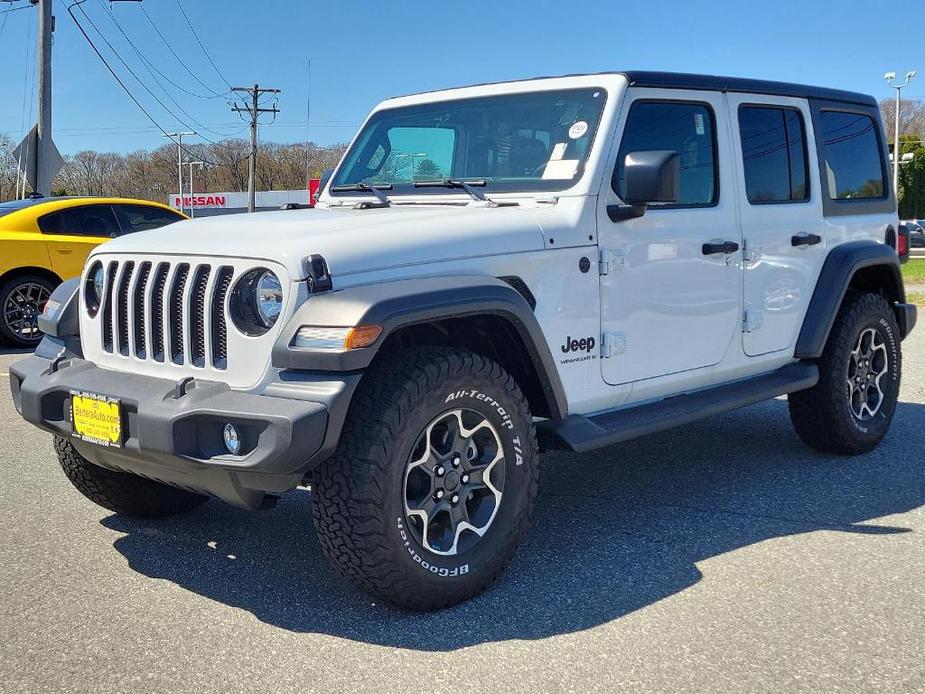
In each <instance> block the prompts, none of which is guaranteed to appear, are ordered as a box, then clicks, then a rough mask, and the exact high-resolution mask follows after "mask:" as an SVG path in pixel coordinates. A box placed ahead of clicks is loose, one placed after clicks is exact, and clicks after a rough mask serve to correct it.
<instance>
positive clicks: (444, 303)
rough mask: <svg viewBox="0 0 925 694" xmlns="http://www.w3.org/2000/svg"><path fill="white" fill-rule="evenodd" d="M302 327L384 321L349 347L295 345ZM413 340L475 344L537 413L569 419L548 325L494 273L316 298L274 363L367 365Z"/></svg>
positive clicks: (282, 341) (339, 367) (286, 332)
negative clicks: (362, 342)
mask: <svg viewBox="0 0 925 694" xmlns="http://www.w3.org/2000/svg"><path fill="white" fill-rule="evenodd" d="M303 325H317V326H343V327H349V326H357V325H379V326H381V327H382V335H381V337H380V338H379V339H378V340H377V341H376V342H375V343H374V344H373V345H371V346H370V347H367V348H364V349H355V350H350V351H347V352H331V351H327V352H326V351H322V350H308V349H300V348H295V347H293V342H294V339H295V335H296V333H297V332H298V330H299V328H300V327H301V326H303ZM409 345H415V346H416V345H444V346H455V347H462V348H465V349H469V350H471V351H473V352H476V353H479V354H482V355H484V356H486V357H488V358H490V359H492V360H494V361H497V362H498V363H499V364H500V365H501V366H502V367H504V368H505V369H506V370H507V371H508V372H509V373H510V374H511V376H512V377H513V378H514V379H515V380H516V381H517V383H518V385H519V386H520V388H521V390H522V391H523V392H524V395H525V397H526V398H527V400H528V402H529V404H530V408H531V412H533V414H534V415H536V416H539V417H549V418H551V419H564V418H565V417H566V416H567V415H568V405H567V401H566V397H565V393H564V390H563V387H562V383H561V380H560V379H559V373H558V370H557V369H556V366H555V361H554V360H553V357H552V354H551V353H550V351H549V347H548V345H547V344H546V340H545V337H544V335H543V332H542V329H541V327H540V325H539V323H538V321H537V319H536V315H535V314H534V313H533V310H532V308H531V307H530V305H529V304H528V303H527V300H526V299H525V298H524V296H523V295H522V294H521V293H519V292H518V291H517V290H516V289H514V288H513V287H512V286H511V285H510V284H509V283H507V282H505V281H503V280H500V279H496V278H494V277H478V276H456V277H430V278H415V279H409V280H399V281H395V282H385V283H381V284H375V285H363V286H358V287H350V288H347V289H344V290H339V291H333V292H326V293H322V294H318V295H314V296H312V297H311V298H309V300H308V301H306V302H305V303H304V304H303V305H302V306H301V307H300V308H299V309H298V310H297V311H296V313H295V315H294V316H293V317H292V319H290V321H289V322H288V324H287V325H286V327H285V328H284V329H283V331H282V333H281V334H280V337H279V339H278V340H277V342H276V344H275V345H274V348H273V360H272V361H273V366H274V367H277V368H284V369H296V370H312V371H333V372H338V371H340V372H344V371H362V370H366V369H368V368H371V367H373V368H374V364H375V359H376V357H377V355H379V354H383V355H384V354H387V353H392V352H394V351H395V350H400V349H402V348H403V347H405V346H409Z"/></svg>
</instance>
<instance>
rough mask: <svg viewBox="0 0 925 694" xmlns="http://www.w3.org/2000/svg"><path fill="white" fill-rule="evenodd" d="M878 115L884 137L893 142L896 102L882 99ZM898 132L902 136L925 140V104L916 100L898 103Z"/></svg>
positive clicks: (903, 100)
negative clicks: (884, 130)
mask: <svg viewBox="0 0 925 694" xmlns="http://www.w3.org/2000/svg"><path fill="white" fill-rule="evenodd" d="M880 114H881V116H882V117H883V127H884V128H885V129H886V136H887V139H888V140H889V141H890V142H893V137H894V130H895V122H896V100H895V99H884V100H883V101H881V102H880ZM899 130H900V132H901V133H902V134H904V135H917V136H918V139H920V140H921V139H925V102H923V101H920V100H917V99H902V100H901V101H900V102H899Z"/></svg>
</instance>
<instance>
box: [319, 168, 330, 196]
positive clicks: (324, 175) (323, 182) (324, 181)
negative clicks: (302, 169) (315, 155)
mask: <svg viewBox="0 0 925 694" xmlns="http://www.w3.org/2000/svg"><path fill="white" fill-rule="evenodd" d="M333 175H334V169H325V170H324V171H322V172H321V177H320V178H319V179H318V192H317V193H315V197H316V198H317V197H318V196H319V195H321V193H322V191H324V189H325V186H327V185H328V181H330V180H331V176H333Z"/></svg>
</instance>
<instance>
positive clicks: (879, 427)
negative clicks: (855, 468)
mask: <svg viewBox="0 0 925 694" xmlns="http://www.w3.org/2000/svg"><path fill="white" fill-rule="evenodd" d="M869 329H873V330H876V331H877V332H878V334H879V335H880V336H881V338H882V340H883V342H884V343H885V346H886V352H887V357H888V360H889V363H888V371H887V373H886V374H885V375H884V376H883V378H882V379H881V382H882V391H883V402H882V405H881V406H880V407H879V410H878V411H877V413H876V415H875V416H874V417H873V418H872V419H869V420H865V421H862V420H861V419H859V418H858V417H857V416H855V414H854V413H853V412H852V408H851V403H850V387H849V386H848V381H847V379H848V376H849V373H848V369H849V360H850V359H851V354H852V351H853V350H854V349H855V346H856V344H857V341H858V339H859V337H860V335H861V334H862V332H864V331H865V330H869ZM899 339H900V338H899V326H898V325H897V322H896V316H895V315H894V314H893V310H892V309H891V307H890V305H889V303H887V301H886V299H884V298H883V297H881V296H880V295H878V294H872V293H868V292H859V291H855V290H849V291H848V293H847V294H846V295H845V299H844V301H843V302H842V306H841V308H840V309H839V312H838V316H837V317H836V318H835V323H834V325H833V326H832V331H831V333H829V338H828V341H827V342H826V346H825V349H824V351H823V353H822V357H821V358H820V359H819V360H818V365H819V382H818V383H817V384H816V385H815V386H813V387H812V388H810V389H808V390H803V391H800V392H797V393H791V394H790V396H789V397H788V401H789V407H790V419H791V421H792V422H793V426H794V428H795V429H796V432H797V434H798V435H799V437H800V438H801V439H802V440H803V442H804V443H806V444H807V445H808V446H811V447H812V448H815V449H817V450H820V451H823V452H826V453H840V454H846V455H857V454H860V453H867V452H868V451H871V450H873V449H874V448H875V447H876V446H877V444H879V443H880V441H881V440H882V439H883V437H884V436H885V435H886V432H887V430H888V429H889V428H890V422H891V421H892V419H893V414H894V413H895V411H896V401H897V399H898V396H899V382H900V375H901V372H902V361H901V359H902V356H901V352H900V346H899Z"/></svg>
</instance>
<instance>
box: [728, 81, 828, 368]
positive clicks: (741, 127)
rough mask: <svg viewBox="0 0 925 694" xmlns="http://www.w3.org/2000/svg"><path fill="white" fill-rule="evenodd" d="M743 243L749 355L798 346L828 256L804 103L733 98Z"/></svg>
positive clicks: (745, 340)
mask: <svg viewBox="0 0 925 694" xmlns="http://www.w3.org/2000/svg"><path fill="white" fill-rule="evenodd" d="M729 119H730V122H731V123H732V124H733V127H732V130H733V142H734V150H735V155H734V160H735V162H736V169H737V170H738V171H737V179H738V181H737V182H738V185H739V189H740V190H741V191H742V193H741V200H742V205H741V222H742V233H743V237H744V239H745V255H744V258H743V266H744V268H745V273H744V274H745V278H744V294H745V297H744V298H745V301H744V317H745V331H744V332H743V334H742V347H743V349H744V351H745V354H747V355H749V356H753V357H756V356H760V355H762V354H770V353H772V352H778V351H781V350H785V349H793V345H794V343H795V342H796V338H797V333H798V332H799V330H800V327H801V326H802V323H803V316H804V315H805V314H806V309H807V307H808V306H809V299H810V297H811V296H812V293H813V288H814V287H815V280H816V277H818V275H819V269H820V267H821V265H822V262H823V260H824V259H825V245H826V244H825V228H824V224H823V222H822V196H821V191H819V190H818V189H817V188H818V186H814V185H811V182H812V181H813V178H814V177H813V176H811V175H810V172H811V171H813V172H814V171H818V170H819V168H818V164H817V163H816V152H815V147H810V146H808V143H811V142H814V140H813V132H812V118H811V116H810V112H809V108H808V104H807V103H806V101H804V100H803V99H790V98H785V97H770V96H760V95H752V94H730V95H729Z"/></svg>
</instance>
